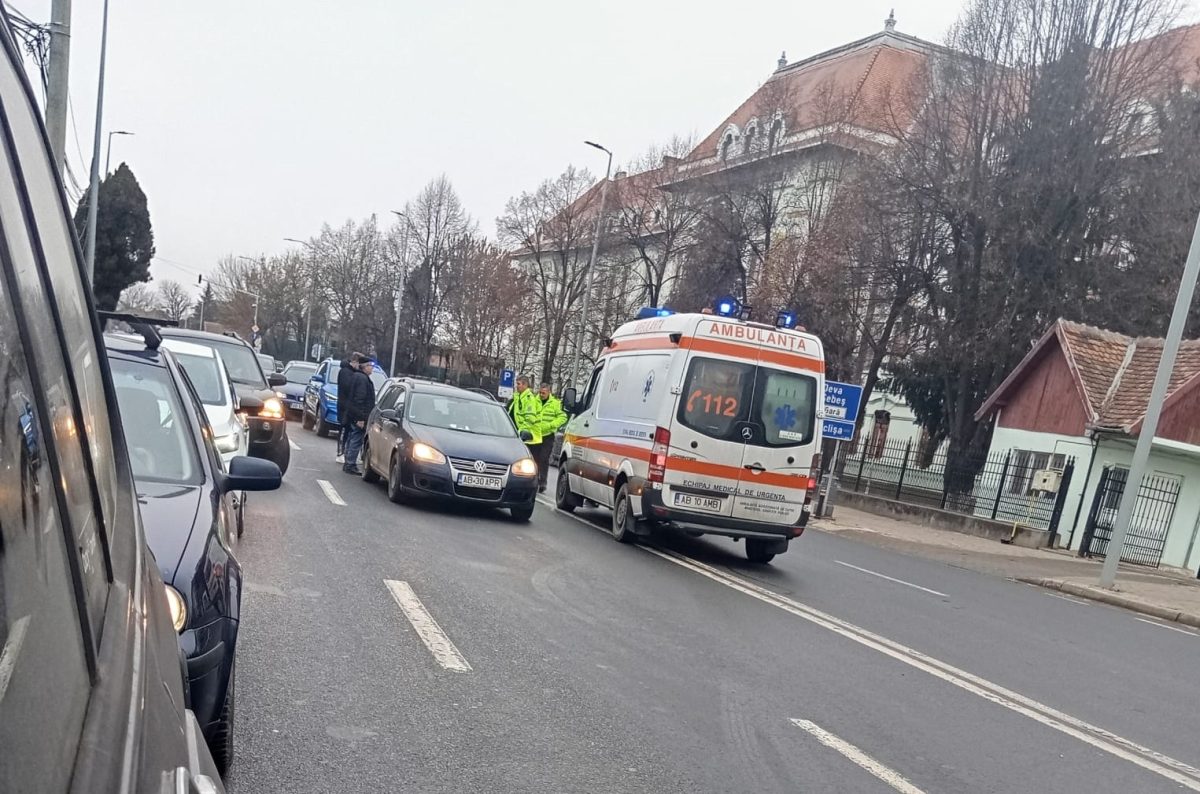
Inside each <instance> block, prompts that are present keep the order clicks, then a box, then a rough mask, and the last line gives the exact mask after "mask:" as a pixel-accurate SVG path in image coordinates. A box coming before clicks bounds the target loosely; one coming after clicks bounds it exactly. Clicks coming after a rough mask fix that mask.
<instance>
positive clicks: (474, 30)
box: [9, 0, 961, 283]
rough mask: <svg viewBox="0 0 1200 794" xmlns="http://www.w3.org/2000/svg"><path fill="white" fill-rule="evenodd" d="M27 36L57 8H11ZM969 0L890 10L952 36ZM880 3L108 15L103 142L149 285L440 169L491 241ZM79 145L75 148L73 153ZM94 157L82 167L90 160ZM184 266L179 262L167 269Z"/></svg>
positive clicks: (79, 12)
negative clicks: (510, 210) (547, 191)
mask: <svg viewBox="0 0 1200 794" xmlns="http://www.w3.org/2000/svg"><path fill="white" fill-rule="evenodd" d="M9 2H10V3H11V5H13V6H14V7H16V8H17V9H19V10H20V11H22V12H24V13H25V14H26V15H27V16H29V17H30V18H31V19H33V20H35V21H39V22H40V21H46V20H48V19H49V17H50V0H9ZM101 5H102V4H101V2H100V0H74V6H75V8H74V17H73V20H72V24H73V30H72V48H71V99H72V103H73V105H74V111H75V113H74V121H75V132H72V131H71V129H70V128H68V132H67V150H68V154H69V156H70V160H71V165H72V167H73V168H74V169H75V172H76V174H78V175H79V178H80V181H81V182H86V179H87V173H88V169H89V167H90V158H91V141H92V135H93V123H94V122H93V120H94V110H95V101H96V72H97V65H98V60H99V42H100V7H101ZM960 6H961V2H960V1H959V0H923V2H920V3H912V4H910V6H906V7H897V8H896V18H897V21H898V29H899V30H900V31H902V32H905V33H910V34H912V35H915V36H920V37H922V38H928V39H931V40H934V41H940V40H941V39H942V38H943V37H944V34H945V31H946V29H947V28H948V27H949V26H950V24H951V23H952V22H953V21H954V18H955V17H956V15H957V13H958V11H959V8H960ZM889 8H890V4H889V2H888V1H887V0H884V2H878V3H876V2H866V0H842V1H841V2H837V3H823V4H818V3H814V2H795V1H792V2H787V1H785V0H727V2H721V3H713V2H695V1H694V0H693V2H664V1H662V0H607V2H604V3H591V4H584V3H580V2H563V1H562V0H510V2H497V1H496V0H459V1H457V2H456V1H455V0H439V1H437V2H421V3H415V2H413V1H412V0H338V2H329V0H241V1H240V2H228V0H208V2H195V1H194V0H113V2H112V4H111V10H110V19H109V46H108V74H107V92H106V95H105V104H104V128H105V130H106V131H107V130H114V129H124V130H131V131H133V132H135V133H136V136H135V137H125V138H122V137H115V138H114V139H113V167H114V168H115V167H116V164H117V163H119V162H121V161H126V162H128V163H129V165H130V167H131V168H133V170H134V173H135V174H136V175H137V177H138V179H139V181H140V182H141V185H142V188H143V190H145V192H146V195H147V197H148V199H149V203H150V215H151V220H152V222H153V224H154V235H155V245H156V247H157V250H158V254H159V257H160V259H159V260H158V261H156V263H155V265H154V267H153V268H152V273H153V276H154V278H155V279H157V280H163V279H168V278H173V279H176V280H179V281H183V282H185V283H195V280H196V271H207V270H209V269H210V268H211V267H212V266H213V265H214V263H215V261H216V259H217V258H218V257H220V256H222V255H224V254H228V253H233V254H241V255H253V256H257V255H259V254H262V253H268V254H269V253H275V252H279V251H282V250H283V249H284V248H285V247H287V246H288V245H289V244H288V243H285V242H284V241H283V238H284V237H297V238H301V239H306V238H308V237H309V236H311V235H314V234H316V233H317V232H318V231H319V230H320V228H321V224H322V223H324V222H329V223H331V224H338V223H341V222H343V221H345V220H346V219H347V218H355V219H361V218H364V217H366V216H368V215H370V214H372V213H376V214H378V215H379V216H380V219H381V221H384V222H390V221H391V220H392V217H391V216H390V215H389V213H388V211H389V210H391V209H398V208H400V207H402V206H403V204H404V202H405V201H406V200H407V199H409V198H410V197H411V196H413V194H415V193H416V192H417V191H418V190H419V189H420V188H421V186H422V185H424V184H425V183H426V182H427V181H429V179H431V178H432V177H435V176H437V175H438V174H439V173H442V172H445V173H446V174H447V175H448V176H449V177H450V179H451V180H452V182H453V183H454V185H455V187H456V188H457V190H458V192H459V194H460V195H461V197H462V199H463V201H464V203H465V205H466V207H467V209H468V211H469V212H470V213H471V214H472V215H473V216H475V217H476V218H477V219H478V220H479V222H480V226H481V228H482V229H483V230H484V231H486V232H487V233H488V234H494V232H495V218H496V216H497V215H498V214H499V213H500V212H501V211H502V210H503V207H504V202H505V200H506V199H507V198H508V197H509V196H512V195H514V194H515V193H518V192H520V191H522V190H526V189H530V188H532V187H534V186H536V185H537V183H538V182H539V181H541V180H542V179H544V178H547V177H551V176H554V175H556V174H558V173H559V172H561V171H562V169H563V168H564V167H565V166H566V165H568V164H569V163H574V164H576V165H580V166H586V167H588V168H589V169H591V170H592V172H593V173H595V174H597V175H600V174H602V173H603V170H604V162H603V155H602V154H601V153H600V152H596V151H595V150H592V149H588V148H586V147H585V146H584V145H583V143H582V141H583V140H584V139H585V138H587V139H591V140H595V141H599V142H601V143H603V144H605V145H607V146H608V147H609V148H611V149H612V150H613V151H614V152H615V153H616V156H617V160H618V161H623V160H628V159H631V158H633V157H634V156H636V155H637V154H638V153H639V152H640V151H642V150H644V149H645V148H646V147H647V146H648V145H650V144H652V143H655V142H660V141H663V140H666V139H667V138H669V137H670V136H671V135H673V134H676V133H679V134H688V133H695V134H697V135H698V136H703V135H705V134H707V133H708V132H709V131H711V130H712V129H713V128H714V127H716V126H717V125H718V124H719V123H720V122H721V121H722V120H723V119H724V117H725V116H726V115H727V114H728V113H730V112H731V111H732V110H733V109H734V108H735V107H736V106H737V105H738V104H740V103H741V102H742V101H743V100H744V99H745V98H746V97H747V96H749V94H750V93H751V92H752V91H753V90H754V89H755V87H757V86H758V85H759V84H760V83H762V81H763V80H765V79H766V78H767V77H769V76H770V74H771V72H772V71H773V69H774V68H775V61H776V59H777V58H778V57H779V53H780V51H781V50H786V51H787V54H788V58H789V59H790V60H793V61H794V60H798V59H801V58H804V57H806V56H808V55H812V54H815V53H817V52H820V51H821V50H824V49H828V48H831V47H836V46H838V45H840V44H844V43H846V42H849V41H852V40H854V39H857V38H861V37H863V36H867V35H871V34H873V33H875V32H877V31H879V30H881V29H882V27H883V20H884V18H885V17H886V16H887V14H888V10H889ZM76 135H77V139H78V146H77V144H76ZM81 151H82V154H81ZM163 260H171V262H173V263H182V265H183V266H184V267H183V268H181V267H179V266H177V265H174V264H169V263H167V262H165V261H163Z"/></svg>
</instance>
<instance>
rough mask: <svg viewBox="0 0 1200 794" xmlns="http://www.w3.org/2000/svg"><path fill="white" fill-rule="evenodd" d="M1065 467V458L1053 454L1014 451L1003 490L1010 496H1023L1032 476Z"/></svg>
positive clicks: (1030, 483)
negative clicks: (1045, 470)
mask: <svg viewBox="0 0 1200 794" xmlns="http://www.w3.org/2000/svg"><path fill="white" fill-rule="evenodd" d="M1066 465H1067V456H1066V455H1061V454H1057V453H1054V452H1035V451H1033V450H1029V449H1014V450H1013V451H1012V458H1011V460H1010V461H1009V468H1008V480H1007V482H1006V483H1005V486H1004V489H1005V491H1007V492H1008V493H1010V494H1017V495H1020V496H1024V495H1026V494H1027V493H1029V486H1030V485H1032V484H1033V475H1035V474H1037V473H1038V472H1039V471H1042V470H1043V469H1057V470H1058V471H1062V470H1063V468H1064V467H1065V466H1066Z"/></svg>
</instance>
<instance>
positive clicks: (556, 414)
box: [538, 394, 567, 438]
mask: <svg viewBox="0 0 1200 794" xmlns="http://www.w3.org/2000/svg"><path fill="white" fill-rule="evenodd" d="M538 403H539V404H540V406H541V407H540V409H539V410H538V430H540V431H541V433H542V438H553V437H554V434H555V433H557V432H558V429H559V428H560V427H562V426H563V425H565V424H566V423H567V412H566V411H564V410H563V405H562V400H560V399H558V398H557V397H555V396H554V395H553V394H551V395H550V396H549V397H547V398H546V399H545V400H543V399H542V398H541V397H540V396H539V397H538Z"/></svg>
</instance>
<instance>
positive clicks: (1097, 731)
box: [640, 546, 1200, 791]
mask: <svg viewBox="0 0 1200 794" xmlns="http://www.w3.org/2000/svg"><path fill="white" fill-rule="evenodd" d="M640 548H642V549H644V550H646V551H648V552H650V553H651V554H653V555H655V556H657V557H661V558H663V559H664V560H667V561H668V562H672V563H674V564H675V565H679V566H681V567H683V568H687V569H689V570H691V571H693V572H695V573H698V574H700V575H701V576H704V577H707V578H709V579H712V580H713V581H714V582H718V583H720V584H723V585H725V586H726V587H729V588H731V589H733V590H737V591H738V592H740V593H745V594H746V595H748V596H750V597H752V598H757V599H758V600H760V601H762V602H764V603H767V604H771V605H772V606H775V607H778V608H780V609H782V610H783V611H785V612H789V613H791V614H793V615H795V616H797V617H800V618H803V619H805V620H807V621H809V622H811V623H815V624H816V625H818V626H821V627H822V628H826V629H828V630H830V631H832V632H834V633H835V634H838V635H841V636H842V637H845V638H846V639H848V640H852V641H853V642H856V643H858V644H860V645H863V646H866V647H867V648H871V649H872V650H875V651H878V652H879V653H882V654H884V655H885V656H889V657H891V658H893V659H895V660H896V661H899V662H902V663H904V664H907V665H909V666H910V667H914V668H916V669H918V670H922V671H924V672H926V673H929V674H930V675H932V676H934V677H935V678H939V679H941V680H943V681H945V682H947V683H950V684H953V685H954V686H956V687H959V688H960V689H963V690H966V691H967V692H970V693H972V694H974V695H978V696H979V697H981V698H983V699H984V700H987V701H990V702H992V703H995V704H997V705H999V706H1003V707H1004V708H1006V709H1009V710H1011V711H1015V712H1016V713H1018V714H1021V715H1022V716H1025V717H1028V718H1029V719H1031V720H1034V721H1035V722H1038V723H1040V724H1042V725H1045V726H1046V727H1049V728H1053V729H1054V730H1056V731H1059V732H1061V733H1065V734H1066V735H1068V736H1071V737H1073V738H1076V739H1078V740H1079V741H1081V742H1084V743H1085V744H1089V745H1091V746H1092V747H1095V748H1097V749H1099V750H1103V751H1104V752H1106V753H1109V754H1110V755H1113V756H1116V757H1117V758H1120V759H1123V760H1125V761H1129V762H1130V763H1132V764H1136V765H1137V766H1140V767H1142V768H1143V769H1145V770H1147V771H1150V772H1153V773H1154V774H1156V775H1161V776H1162V777H1165V778H1167V779H1168V780H1171V781H1174V782H1175V783H1178V784H1180V785H1181V786H1183V787H1184V788H1187V789H1191V790H1192V791H1200V769H1197V768H1195V767H1193V766H1190V765H1188V764H1186V763H1184V762H1183V761H1179V760H1177V759H1175V758H1171V757H1170V756H1168V755H1164V754H1163V753H1160V752H1158V751H1157V750H1152V749H1150V748H1149V747H1143V746H1142V745H1139V744H1136V743H1135V742H1133V741H1130V740H1129V739H1126V738H1124V737H1122V736H1119V735H1117V734H1115V733H1112V732H1111V731H1107V730H1105V729H1104V728H1101V727H1099V726H1097V725H1092V724H1091V723H1088V722H1084V721H1083V720H1081V719H1078V718H1076V717H1072V716H1071V715H1069V714H1066V713H1064V712H1061V711H1058V710H1057V709H1054V708H1052V707H1050V706H1047V705H1045V704H1044V703H1039V702H1038V701H1036V700H1034V699H1033V698H1030V697H1026V696H1025V695H1022V694H1020V693H1019V692H1014V691H1013V690H1011V689H1007V688H1005V687H1002V686H1000V685H999V684H995V683H992V682H991V681H988V680H987V679H985V678H981V677H979V676H977V675H974V674H973V673H968V672H967V671H966V670H962V669H960V668H957V667H954V666H952V665H950V664H947V663H945V662H943V661H941V660H939V659H935V658H934V657H932V656H927V655H925V654H923V653H921V652H920V651H917V650H915V649H913V648H909V647H908V646H906V645H902V644H900V643H898V642H896V641H894V640H889V639H888V638H886V637H884V636H882V635H879V634H875V633H874V632H871V631H868V630H866V629H864V628H861V627H859V626H856V625H854V624H853V623H850V622H848V621H845V620H842V619H841V618H837V617H834V616H833V615H830V614H828V613H825V612H821V611H820V610H817V609H813V608H812V607H810V606H806V605H805V604H802V603H800V602H798V601H794V600H792V599H790V598H788V597H787V596H782V595H780V594H778V593H775V592H773V591H771V590H768V589H766V588H765V587H760V586H758V585H756V584H754V583H753V582H749V581H746V580H744V579H741V578H739V577H736V576H733V575H731V574H727V573H725V572H724V571H721V570H718V569H716V568H713V567H711V566H709V565H706V564H705V563H702V562H698V561H696V560H693V559H691V558H688V557H684V556H682V555H677V554H676V553H675V552H672V551H664V550H661V549H655V548H650V547H647V546H642V547H640Z"/></svg>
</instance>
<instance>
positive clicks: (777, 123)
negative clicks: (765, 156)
mask: <svg viewBox="0 0 1200 794" xmlns="http://www.w3.org/2000/svg"><path fill="white" fill-rule="evenodd" d="M782 134H783V119H781V118H779V117H778V116H776V117H775V120H774V121H772V122H771V131H770V132H769V133H767V151H769V152H773V151H775V147H776V146H777V145H778V144H779V138H780V137H781V135H782Z"/></svg>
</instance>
